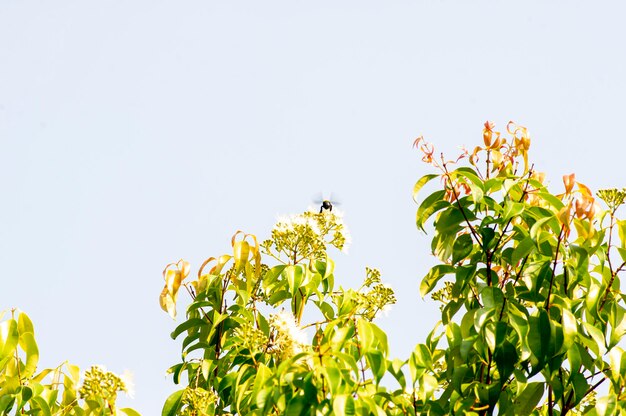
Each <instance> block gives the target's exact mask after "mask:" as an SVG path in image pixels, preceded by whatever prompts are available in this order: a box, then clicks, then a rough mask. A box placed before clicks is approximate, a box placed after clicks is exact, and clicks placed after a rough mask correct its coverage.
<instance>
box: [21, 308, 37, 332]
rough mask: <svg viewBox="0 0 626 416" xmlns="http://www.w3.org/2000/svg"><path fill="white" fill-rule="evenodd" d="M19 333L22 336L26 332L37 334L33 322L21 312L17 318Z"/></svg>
mask: <svg viewBox="0 0 626 416" xmlns="http://www.w3.org/2000/svg"><path fill="white" fill-rule="evenodd" d="M17 331H18V332H19V333H20V334H24V333H26V332H30V333H32V334H34V333H35V329H34V327H33V322H32V321H31V320H30V318H29V317H28V315H26V314H25V313H24V312H20V314H19V316H18V317H17Z"/></svg>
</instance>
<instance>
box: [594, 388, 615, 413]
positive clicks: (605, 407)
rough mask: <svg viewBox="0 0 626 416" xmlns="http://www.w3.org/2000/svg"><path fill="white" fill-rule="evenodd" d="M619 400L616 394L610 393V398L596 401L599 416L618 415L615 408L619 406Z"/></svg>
mask: <svg viewBox="0 0 626 416" xmlns="http://www.w3.org/2000/svg"><path fill="white" fill-rule="evenodd" d="M616 402H617V399H616V397H615V393H610V394H609V395H608V396H604V397H601V398H599V399H598V400H597V401H596V412H598V416H613V415H615V414H616V412H615V407H616V405H617V403H616Z"/></svg>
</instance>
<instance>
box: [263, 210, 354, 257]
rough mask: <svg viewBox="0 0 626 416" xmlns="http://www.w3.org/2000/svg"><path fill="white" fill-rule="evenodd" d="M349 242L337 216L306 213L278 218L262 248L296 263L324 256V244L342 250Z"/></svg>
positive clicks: (326, 213)
mask: <svg viewBox="0 0 626 416" xmlns="http://www.w3.org/2000/svg"><path fill="white" fill-rule="evenodd" d="M349 243H350V234H349V232H348V229H347V228H346V226H345V224H344V223H343V219H342V218H341V216H340V215H338V214H335V213H333V212H329V211H325V212H322V213H319V214H318V213H315V212H310V211H308V212H304V213H302V214H299V215H293V216H290V217H286V218H281V219H279V221H278V222H277V223H276V225H274V228H273V229H272V238H271V239H269V240H266V241H265V242H263V244H262V247H263V248H264V250H265V251H266V252H267V253H269V252H271V249H272V248H274V249H275V250H276V251H277V252H278V253H282V254H284V255H286V256H287V257H288V259H289V260H290V261H292V262H294V263H296V262H298V261H300V260H302V259H315V258H321V257H324V256H325V253H326V246H327V245H331V246H334V247H336V248H338V249H339V250H345V249H347V247H348V245H349Z"/></svg>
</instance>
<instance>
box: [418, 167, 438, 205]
mask: <svg viewBox="0 0 626 416" xmlns="http://www.w3.org/2000/svg"><path fill="white" fill-rule="evenodd" d="M438 176H439V175H438V174H435V173H431V174H428V175H424V176H422V177H421V178H420V179H419V180H418V181H417V182H416V183H415V186H414V187H413V200H414V201H415V203H419V201H418V200H417V194H418V193H419V191H420V190H421V189H422V188H423V187H424V185H426V184H427V183H428V182H430V181H431V180H433V179H435V178H436V177H438Z"/></svg>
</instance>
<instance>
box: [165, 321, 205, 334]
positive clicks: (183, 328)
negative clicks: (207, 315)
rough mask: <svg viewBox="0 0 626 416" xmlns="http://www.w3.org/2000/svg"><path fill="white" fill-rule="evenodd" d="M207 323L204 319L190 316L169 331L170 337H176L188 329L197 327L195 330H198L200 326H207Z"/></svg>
mask: <svg viewBox="0 0 626 416" xmlns="http://www.w3.org/2000/svg"><path fill="white" fill-rule="evenodd" d="M208 325H209V323H208V322H207V321H206V320H205V319H200V318H192V319H189V320H187V321H185V322H183V323H182V324H180V325H178V326H177V327H176V329H174V332H172V333H171V335H170V336H171V337H172V339H176V338H177V337H178V336H179V335H180V334H182V333H183V332H185V331H187V330H189V329H192V328H196V327H197V328H198V329H197V330H199V329H200V327H203V326H208Z"/></svg>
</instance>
